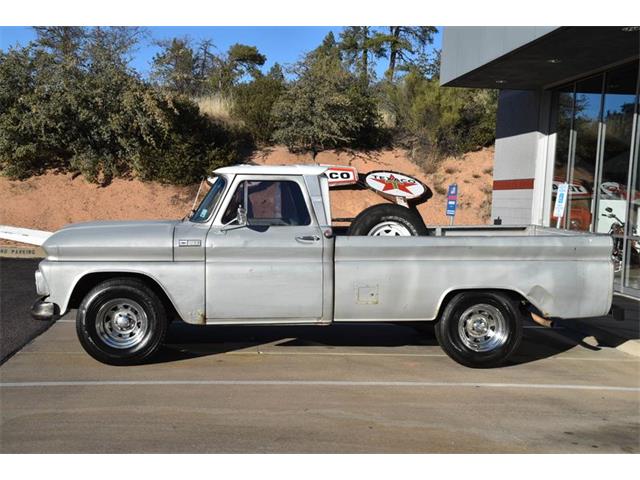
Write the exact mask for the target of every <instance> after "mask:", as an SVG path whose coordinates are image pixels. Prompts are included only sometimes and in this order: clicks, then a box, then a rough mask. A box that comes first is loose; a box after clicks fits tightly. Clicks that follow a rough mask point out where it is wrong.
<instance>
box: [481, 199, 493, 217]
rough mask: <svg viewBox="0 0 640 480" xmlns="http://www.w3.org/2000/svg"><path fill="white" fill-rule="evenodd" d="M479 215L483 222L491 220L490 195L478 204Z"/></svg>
mask: <svg viewBox="0 0 640 480" xmlns="http://www.w3.org/2000/svg"><path fill="white" fill-rule="evenodd" d="M480 216H481V218H482V220H483V221H484V222H488V221H489V220H491V197H489V198H487V199H485V200H484V201H483V202H482V203H481V204H480Z"/></svg>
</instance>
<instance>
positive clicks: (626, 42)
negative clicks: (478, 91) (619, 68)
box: [444, 27, 640, 90]
mask: <svg viewBox="0 0 640 480" xmlns="http://www.w3.org/2000/svg"><path fill="white" fill-rule="evenodd" d="M469 48H473V46H472V45H470V46H469ZM639 56H640V27H560V28H558V29H556V30H553V31H552V32H551V33H548V34H547V35H544V36H542V37H540V38H538V39H536V40H534V41H532V42H530V43H527V44H525V45H523V46H522V47H519V48H517V49H515V50H512V51H510V52H509V53H507V54H505V55H503V56H501V57H498V58H496V59H495V60H492V61H490V62H488V63H486V64H484V65H482V66H480V67H478V68H476V69H474V70H472V71H470V72H468V73H465V74H463V75H461V76H459V77H456V78H454V79H453V80H450V81H449V82H447V83H445V84H444V86H448V87H471V88H499V89H511V90H538V89H542V88H548V87H551V86H555V85H558V84H561V83H564V82H569V81H571V80H573V79H575V78H577V77H582V76H585V75H588V74H589V73H591V72H593V73H595V72H597V71H599V70H602V69H604V68H606V67H608V66H611V65H615V64H618V63H622V62H625V61H629V60H633V59H634V58H635V59H637V58H638V57H639Z"/></svg>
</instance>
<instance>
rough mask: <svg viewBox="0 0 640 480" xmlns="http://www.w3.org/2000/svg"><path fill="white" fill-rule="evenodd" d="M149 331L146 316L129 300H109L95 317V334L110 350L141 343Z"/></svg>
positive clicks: (140, 308)
mask: <svg viewBox="0 0 640 480" xmlns="http://www.w3.org/2000/svg"><path fill="white" fill-rule="evenodd" d="M148 329H149V322H148V320H147V314H146V313H145V311H144V309H143V308H142V307H141V306H140V304H139V303H137V302H135V301H133V300H131V299H129V298H116V299H113V300H109V301H108V302H106V303H105V304H104V305H102V306H101V307H100V309H99V310H98V313H97V315H96V332H97V334H98V337H99V338H100V340H101V341H103V342H104V343H105V344H106V345H108V346H110V347H112V348H130V347H133V346H135V345H137V344H138V343H140V342H141V341H142V339H143V338H144V337H145V335H146V333H147V331H148Z"/></svg>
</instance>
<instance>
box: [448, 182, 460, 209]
mask: <svg viewBox="0 0 640 480" xmlns="http://www.w3.org/2000/svg"><path fill="white" fill-rule="evenodd" d="M457 206H458V185H457V184H456V183H452V184H451V185H449V190H448V191H447V216H448V217H453V216H455V214H456V208H457Z"/></svg>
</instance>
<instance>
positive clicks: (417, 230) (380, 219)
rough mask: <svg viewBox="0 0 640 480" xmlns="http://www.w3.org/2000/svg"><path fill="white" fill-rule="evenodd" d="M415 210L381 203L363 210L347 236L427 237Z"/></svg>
mask: <svg viewBox="0 0 640 480" xmlns="http://www.w3.org/2000/svg"><path fill="white" fill-rule="evenodd" d="M428 234H429V233H428V230H427V227H426V225H425V224H424V222H423V221H422V217H421V216H420V214H419V213H418V211H417V210H416V209H412V208H407V207H403V206H401V205H395V204H391V203H381V204H378V205H373V206H372V207H369V208H367V209H366V210H363V211H362V212H361V213H360V214H359V215H358V216H357V217H356V218H355V219H354V220H353V223H351V226H350V227H349V233H348V235H351V236H376V237H378V236H384V237H409V236H418V235H428Z"/></svg>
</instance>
